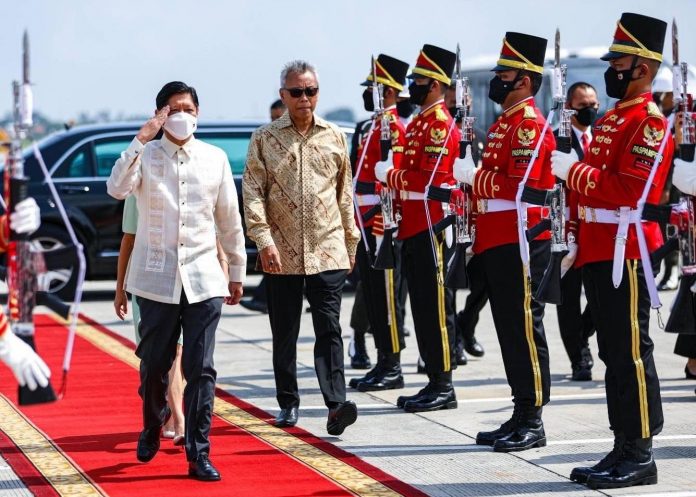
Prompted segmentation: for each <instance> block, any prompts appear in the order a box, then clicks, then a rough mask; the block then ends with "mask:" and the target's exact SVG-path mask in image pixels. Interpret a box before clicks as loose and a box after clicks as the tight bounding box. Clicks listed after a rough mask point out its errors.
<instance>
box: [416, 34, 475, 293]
mask: <svg viewBox="0 0 696 497" xmlns="http://www.w3.org/2000/svg"><path fill="white" fill-rule="evenodd" d="M455 71H456V74H455V78H454V79H455V103H456V107H457V115H456V116H455V120H457V121H461V140H460V142H459V158H460V159H464V158H465V157H466V150H467V148H468V147H470V146H471V144H472V143H473V141H474V122H475V121H476V118H475V117H473V116H471V115H470V114H469V100H470V87H469V78H466V77H463V76H462V69H461V57H460V50H459V44H457V61H456V69H455ZM470 190H471V188H470V187H467V186H466V185H465V184H463V183H457V184H456V185H455V187H454V189H452V188H449V187H442V186H440V187H438V186H433V185H431V186H430V187H429V188H428V198H429V199H431V200H439V201H441V202H442V203H443V208H444V211H445V217H451V216H453V217H454V233H455V250H454V255H453V256H452V258H451V259H450V261H449V263H448V266H447V273H446V275H445V287H447V288H452V289H465V288H468V287H469V279H468V277H467V273H466V251H467V249H468V247H469V246H471V244H472V243H473V227H471V226H470V224H469V221H470V214H471V192H470Z"/></svg>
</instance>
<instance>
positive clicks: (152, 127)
mask: <svg viewBox="0 0 696 497" xmlns="http://www.w3.org/2000/svg"><path fill="white" fill-rule="evenodd" d="M168 116H169V106H168V105H165V106H164V107H162V108H161V109H160V110H156V111H155V115H154V117H153V118H152V119H149V120H148V121H147V122H146V123H145V124H143V127H142V128H140V131H138V134H137V135H136V138H137V139H138V141H139V142H140V143H142V144H143V145H145V144H146V143H147V142H149V141H150V140H152V139H153V138H154V137H155V136H156V135H157V133H159V130H160V129H162V126H164V122H165V121H166V120H167V117H168Z"/></svg>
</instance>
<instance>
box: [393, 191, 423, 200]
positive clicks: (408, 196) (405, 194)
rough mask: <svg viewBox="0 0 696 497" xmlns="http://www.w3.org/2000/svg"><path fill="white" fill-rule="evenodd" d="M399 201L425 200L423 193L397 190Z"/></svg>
mask: <svg viewBox="0 0 696 497" xmlns="http://www.w3.org/2000/svg"><path fill="white" fill-rule="evenodd" d="M399 196H400V197H401V200H425V195H424V194H423V192H410V191H408V190H399Z"/></svg>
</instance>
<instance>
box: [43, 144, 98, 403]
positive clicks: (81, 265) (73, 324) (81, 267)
mask: <svg viewBox="0 0 696 497" xmlns="http://www.w3.org/2000/svg"><path fill="white" fill-rule="evenodd" d="M33 148H34V157H36V160H37V162H38V163H39V166H40V167H41V171H42V172H43V174H44V178H45V179H46V184H47V185H48V188H49V190H51V196H52V197H53V201H54V202H55V203H56V206H57V207H58V212H60V217H61V219H62V220H63V223H65V227H66V229H67V230H68V234H69V235H70V240H71V241H72V243H73V245H75V250H76V251H77V260H78V272H77V284H76V286H75V297H74V300H73V305H72V319H71V321H70V328H69V331H68V340H67V343H66V345H65V355H64V356H63V381H62V385H61V387H60V391H59V393H58V396H59V398H63V397H64V396H65V392H66V390H67V384H68V371H69V370H70V361H71V360H72V352H73V347H74V344H75V333H76V331H77V321H78V318H79V315H80V304H81V303H82V288H83V285H84V281H85V271H86V269H87V264H86V261H85V252H84V247H83V246H82V244H81V243H80V241H79V240H78V239H77V235H76V234H75V230H74V228H73V225H72V223H71V222H70V219H69V218H68V214H67V213H66V212H65V206H64V205H63V202H62V201H61V199H60V196H59V195H58V191H57V190H56V185H55V184H54V183H53V178H51V174H50V173H49V172H48V168H47V167H46V163H45V162H44V159H43V156H42V155H41V151H40V150H39V147H38V145H37V144H36V142H34V144H33Z"/></svg>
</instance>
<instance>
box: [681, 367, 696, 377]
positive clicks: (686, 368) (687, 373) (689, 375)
mask: <svg viewBox="0 0 696 497" xmlns="http://www.w3.org/2000/svg"><path fill="white" fill-rule="evenodd" d="M684 376H686V379H687V380H696V374H694V373H692V372H691V371H689V366H684Z"/></svg>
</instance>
